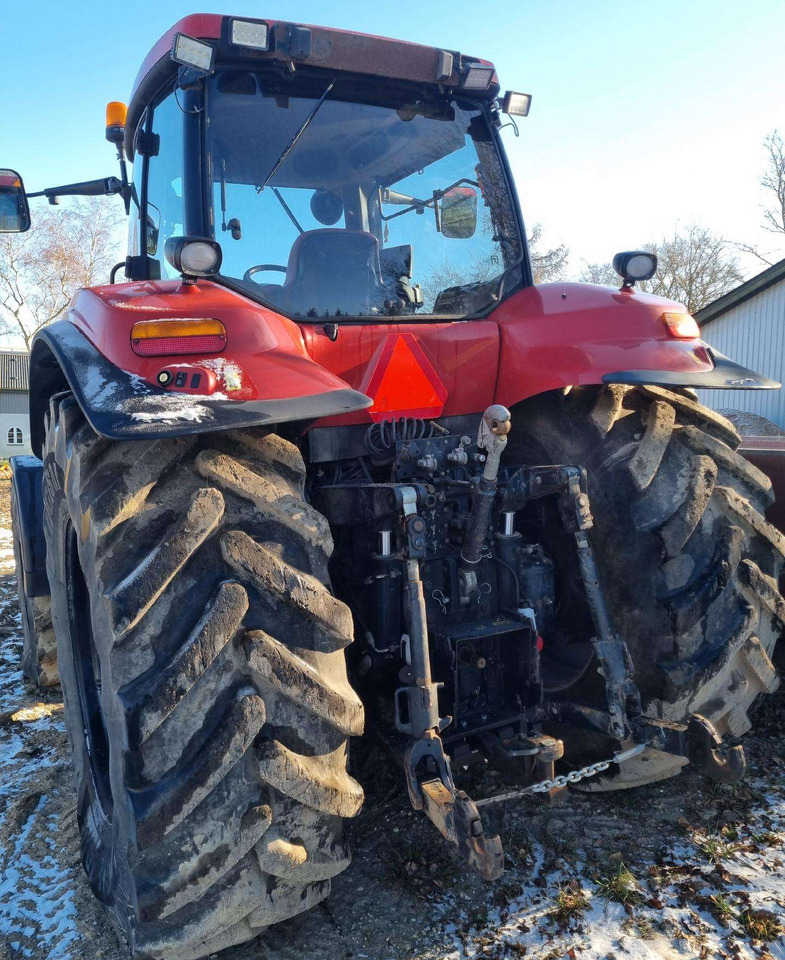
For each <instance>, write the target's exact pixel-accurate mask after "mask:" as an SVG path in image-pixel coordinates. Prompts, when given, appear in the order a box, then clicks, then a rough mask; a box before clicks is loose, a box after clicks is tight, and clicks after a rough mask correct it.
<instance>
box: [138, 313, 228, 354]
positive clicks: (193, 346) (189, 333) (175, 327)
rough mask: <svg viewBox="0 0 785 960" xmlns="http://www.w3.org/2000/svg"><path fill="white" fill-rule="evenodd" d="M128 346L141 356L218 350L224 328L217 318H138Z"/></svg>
mask: <svg viewBox="0 0 785 960" xmlns="http://www.w3.org/2000/svg"><path fill="white" fill-rule="evenodd" d="M131 346H132V348H133V351H134V353H136V354H138V355H139V356H140V357H171V356H175V355H178V354H186V353H220V352H221V351H222V350H223V349H224V347H225V346H226V327H225V326H224V325H223V324H222V323H221V321H220V320H205V319H193V320H140V321H139V322H138V323H135V324H134V325H133V328H132V330H131Z"/></svg>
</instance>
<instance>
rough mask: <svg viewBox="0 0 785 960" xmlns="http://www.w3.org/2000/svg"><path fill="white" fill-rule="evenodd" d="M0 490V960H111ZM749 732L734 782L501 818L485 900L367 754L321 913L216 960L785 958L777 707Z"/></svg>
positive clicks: (675, 784)
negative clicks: (345, 860) (740, 778)
mask: <svg viewBox="0 0 785 960" xmlns="http://www.w3.org/2000/svg"><path fill="white" fill-rule="evenodd" d="M7 488H8V481H2V480H0V960H17V958H32V960H93V958H102V960H122V958H124V957H126V954H125V953H124V951H123V949H122V948H121V946H120V944H119V943H118V941H117V939H116V938H115V936H114V933H113V931H112V929H111V927H110V925H109V923H108V921H107V919H106V917H105V915H104V914H103V912H102V909H101V907H100V905H99V904H98V903H97V901H96V900H95V899H94V897H93V896H92V894H91V893H90V890H89V888H88V886H87V882H86V880H85V877H84V874H83V873H82V869H81V865H80V860H79V837H78V830H77V826H76V813H75V798H74V789H73V783H72V778H71V772H70V765H69V748H68V743H67V738H66V735H65V731H64V725H63V718H62V701H61V698H60V695H59V694H58V693H57V692H45V693H44V692H40V691H33V690H32V689H31V688H29V687H25V685H24V683H23V681H22V674H21V670H20V656H21V648H22V641H21V635H20V629H21V624H20V615H19V609H18V605H17V601H16V583H15V577H14V573H13V551H12V549H11V538H10V533H9V529H8V489H7ZM755 721H756V727H755V731H754V735H751V736H748V737H747V738H746V739H745V741H744V742H745V749H746V751H747V755H748V759H749V764H750V770H749V775H748V777H747V780H746V782H744V783H742V784H739V785H736V786H719V785H716V784H711V783H707V782H705V781H702V780H701V779H700V777H698V776H697V775H696V774H695V773H692V772H689V771H687V772H686V773H684V774H682V775H681V776H680V777H678V778H675V779H673V780H670V781H667V782H665V783H663V784H656V785H653V786H651V787H647V788H644V789H642V790H636V791H629V792H626V793H621V794H615V795H614V794H604V795H603V794H579V793H572V794H569V795H568V796H566V797H563V798H562V800H561V802H560V803H558V804H555V805H548V804H547V803H546V802H545V801H542V800H526V801H524V802H520V803H510V804H507V805H506V809H505V810H504V820H503V822H502V823H501V826H500V832H501V835H502V839H503V842H504V846H505V851H506V868H507V869H506V872H505V875H504V877H503V878H502V879H501V880H500V881H499V882H497V883H496V884H493V885H487V884H484V883H483V882H482V881H481V880H479V879H478V878H476V877H475V876H474V875H473V874H471V873H470V872H469V871H468V869H467V868H466V866H465V865H464V864H463V862H462V861H461V860H459V859H456V858H455V857H453V856H452V855H451V853H450V851H449V850H448V848H447V847H446V845H445V844H444V843H443V842H442V841H441V839H440V838H439V837H438V835H437V834H436V832H435V831H434V829H433V828H432V827H431V826H430V825H429V824H428V823H427V821H425V820H424V818H422V816H421V815H419V814H415V813H414V812H413V811H411V810H410V809H409V807H408V804H407V802H406V798H405V791H403V790H401V789H400V786H399V780H398V776H397V774H396V773H394V772H393V771H391V770H390V769H389V767H388V766H387V765H386V763H385V762H384V760H383V758H381V757H380V756H379V754H378V753H376V752H374V750H373V749H371V750H357V751H355V764H356V767H357V769H356V771H355V774H356V775H357V776H358V777H359V778H360V779H361V781H362V782H363V784H364V786H365V788H366V795H367V801H366V806H365V808H364V810H363V811H362V813H361V814H360V816H359V817H358V818H357V819H356V820H355V821H353V822H352V823H351V824H350V835H351V837H352V841H353V845H354V852H355V859H354V863H353V864H352V866H351V867H350V868H349V870H348V871H347V872H346V873H344V874H342V875H341V876H340V877H337V878H336V879H335V880H334V881H333V891H332V893H331V895H330V896H329V897H328V899H327V900H326V901H325V902H324V903H323V904H322V905H320V906H319V907H317V908H316V909H315V910H313V911H311V912H310V913H309V914H306V915H304V916H302V917H298V918H295V919H294V920H291V921H288V922H287V923H283V924H280V925H278V926H277V927H274V928H272V929H271V930H269V931H268V932H267V933H266V934H265V935H264V936H263V937H262V938H260V939H259V940H257V941H255V942H253V943H251V944H246V945H244V946H242V947H237V948H234V949H232V950H229V951H227V952H226V953H225V954H222V955H221V957H220V960H344V958H345V960H350V958H351V960H517V958H521V957H525V958H527V960H561V958H565V960H660V958H663V960H684V958H690V960H692V958H694V960H715V958H717V960H758V958H762V960H785V938H783V926H782V924H783V921H785V694H784V693H783V692H780V694H778V695H777V696H776V697H771V698H768V700H767V701H766V702H765V704H764V705H763V706H762V708H761V709H760V710H759V711H758V712H757V714H756V716H755ZM466 786H467V789H468V790H469V792H471V791H472V789H474V787H475V786H481V785H478V784H467V785H466ZM620 901H622V902H620ZM172 960H175V958H172Z"/></svg>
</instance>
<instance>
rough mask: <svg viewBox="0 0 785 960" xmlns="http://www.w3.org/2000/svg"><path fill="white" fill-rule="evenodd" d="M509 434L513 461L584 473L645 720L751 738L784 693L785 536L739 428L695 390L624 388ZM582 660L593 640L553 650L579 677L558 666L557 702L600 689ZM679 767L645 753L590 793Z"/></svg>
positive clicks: (565, 397) (536, 411)
mask: <svg viewBox="0 0 785 960" xmlns="http://www.w3.org/2000/svg"><path fill="white" fill-rule="evenodd" d="M513 423H514V430H513V433H512V434H511V438H510V444H509V450H508V453H507V454H506V457H507V458H508V462H509V460H512V461H513V462H515V461H518V462H528V463H532V462H534V461H535V460H537V459H540V458H542V459H541V460H540V462H549V463H551V462H559V463H566V464H574V465H581V466H584V467H586V469H587V471H588V488H589V495H590V498H591V504H592V509H593V513H594V520H595V526H594V529H593V530H592V532H591V540H592V543H593V546H594V549H595V552H596V555H597V561H598V564H599V566H600V572H601V577H602V585H603V588H604V590H605V594H606V597H607V599H608V603H609V607H610V611H611V615H612V618H613V622H614V626H615V628H616V630H617V631H618V632H619V633H621V635H622V636H623V637H624V639H625V640H626V642H627V645H628V647H629V649H630V652H631V654H632V657H633V661H634V664H635V679H636V682H637V684H638V686H639V688H640V690H641V692H642V694H643V698H644V704H645V709H646V712H647V713H648V714H649V715H650V716H653V717H657V718H661V719H664V720H670V721H676V722H680V721H682V720H685V719H686V718H687V717H688V716H689V715H690V714H692V713H700V714H702V715H703V716H705V717H707V718H708V719H709V720H711V722H712V723H713V724H714V725H715V727H716V728H717V730H718V731H719V732H720V733H721V734H722V735H727V736H733V737H736V736H740V735H741V734H743V733H745V732H746V731H747V730H749V728H750V725H751V724H750V719H749V711H750V707H751V706H752V704H753V701H754V700H755V699H756V698H757V696H758V695H759V694H760V693H765V692H767V693H771V692H773V691H774V690H775V689H776V688H777V686H778V684H779V677H778V675H777V672H776V670H775V668H774V666H773V665H772V660H771V657H772V653H773V650H774V646H775V644H776V642H777V639H778V637H779V635H780V634H781V632H782V629H783V625H785V601H783V598H782V596H781V595H780V592H779V590H780V576H781V574H782V569H783V557H784V555H785V537H783V535H782V534H781V533H780V532H779V531H777V530H776V529H775V528H774V527H773V526H772V525H771V524H769V523H768V522H767V521H766V520H765V518H764V510H765V508H766V507H767V506H768V505H769V504H770V503H771V502H772V501H773V494H772V491H771V483H770V481H769V480H768V478H767V477H766V476H765V475H764V474H762V473H761V472H760V471H759V470H757V469H756V468H755V467H753V466H752V464H750V463H748V462H747V461H746V460H744V458H743V457H741V456H740V455H739V454H738V453H736V452H735V451H736V448H737V447H738V445H739V442H740V438H739V435H738V433H737V432H736V430H735V428H734V427H733V426H732V425H731V424H730V423H729V422H728V421H727V420H725V419H724V418H723V417H721V416H719V415H718V414H716V413H714V412H713V411H711V410H709V409H708V408H706V407H704V406H702V405H701V404H699V403H698V402H697V400H696V399H694V397H693V396H692V395H691V394H689V393H687V392H686V391H684V392H677V391H669V390H664V389H660V388H658V387H641V388H629V387H624V386H612V387H605V388H600V387H584V388H579V389H573V390H572V391H569V392H567V393H551V394H545V395H543V396H541V397H537V398H535V399H534V400H532V401H529V402H527V403H526V404H522V405H521V407H520V408H519V411H517V412H516V414H515V415H514V417H513ZM572 609H573V610H574V609H575V608H574V607H573V608H572ZM577 619H580V618H579V617H578V618H577ZM586 649H590V647H589V645H588V644H587V643H586V642H585V637H584V638H583V642H582V643H581V641H580V640H578V642H577V643H575V644H574V645H571V644H570V642H569V640H563V641H562V643H561V646H557V649H556V650H555V651H551V657H552V658H554V657H555V661H554V662H556V663H557V664H561V665H562V667H564V665H565V664H566V665H568V666H569V667H570V669H571V670H572V673H570V672H569V671H567V672H564V670H562V672H561V673H560V672H559V670H558V669H554V672H553V673H554V676H555V677H556V679H557V681H558V682H557V683H556V684H555V685H556V686H557V687H558V689H559V691H560V692H559V696H560V697H569V696H571V695H572V696H585V695H586V692H587V689H589V688H590V687H591V680H592V674H593V673H594V667H593V666H591V659H590V658H589V659H587V658H586V656H585V651H586ZM582 665H588V669H586V670H584V669H581V666H582ZM565 677H566V680H565ZM594 679H595V680H596V677H594ZM547 680H548V677H547V675H546V682H547ZM587 681H588V682H587ZM595 687H596V684H595ZM680 766H681V764H680V763H679V762H678V761H674V759H673V758H669V757H668V756H667V755H664V754H661V753H655V752H654V751H647V752H646V753H645V754H643V755H642V756H641V757H640V758H636V759H635V760H633V761H629V762H628V763H627V764H625V765H624V766H623V768H622V769H621V770H620V771H619V772H618V774H617V775H616V776H615V777H612V778H605V779H604V780H603V779H600V778H596V779H594V780H592V781H587V782H586V786H587V788H589V789H599V788H603V787H604V788H608V787H610V786H613V787H626V786H637V785H639V784H642V783H647V782H651V781H653V780H658V779H662V778H664V777H667V776H671V775H672V774H673V773H676V772H677V771H678V769H679V768H680Z"/></svg>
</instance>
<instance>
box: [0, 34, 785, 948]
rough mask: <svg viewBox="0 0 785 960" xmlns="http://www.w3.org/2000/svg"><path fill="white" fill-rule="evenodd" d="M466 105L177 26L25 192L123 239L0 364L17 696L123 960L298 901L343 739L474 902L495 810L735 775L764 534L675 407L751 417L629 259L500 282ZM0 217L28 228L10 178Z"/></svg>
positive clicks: (768, 557)
mask: <svg viewBox="0 0 785 960" xmlns="http://www.w3.org/2000/svg"><path fill="white" fill-rule="evenodd" d="M499 94H500V90H499V84H498V81H497V77H496V73H495V70H494V68H493V65H492V64H490V63H488V62H487V61H485V60H478V59H476V58H474V57H470V56H466V55H464V54H462V53H459V52H458V51H455V50H440V49H435V48H430V47H424V46H419V45H417V44H413V43H407V42H400V41H396V40H387V39H382V38H379V37H372V36H364V35H361V34H353V33H347V32H343V31H337V30H330V29H325V28H322V27H307V26H301V25H297V24H293V23H283V22H272V21H268V20H250V19H236V18H232V17H223V16H213V15H209V16H207V15H199V16H191V17H187V18H186V19H184V20H182V21H181V22H180V23H178V24H177V25H176V26H174V27H173V28H172V29H171V30H170V31H169V32H168V33H167V34H166V35H165V36H164V37H162V38H161V40H160V41H159V42H158V43H157V44H156V45H155V47H154V48H153V49H152V51H151V52H150V54H149V56H148V57H147V59H146V60H145V62H144V64H143V66H142V69H141V71H140V73H139V76H138V78H137V81H136V84H135V86H134V89H133V93H132V95H131V101H130V105H129V107H128V110H127V116H126V113H125V110H124V108H123V107H122V105H120V104H111V105H110V109H109V113H108V126H107V136H108V138H109V139H110V141H111V142H113V143H114V144H116V146H117V149H118V155H119V159H120V176H119V177H117V178H114V177H110V178H108V179H106V180H100V181H91V182H87V183H80V184H70V185H66V186H61V187H55V188H51V189H47V190H44V191H42V192H41V193H38V194H27V196H42V195H44V196H46V197H48V198H49V199H50V200H56V198H57V197H59V196H65V195H75V194H76V195H95V194H118V195H119V196H120V197H121V198H122V199H123V201H124V202H125V206H126V209H127V211H128V213H129V219H130V233H129V252H128V257H127V259H126V260H125V262H124V263H123V264H120V265H118V267H117V268H115V271H113V276H112V278H111V281H110V283H109V284H108V285H106V286H99V287H94V288H90V289H83V290H80V291H79V292H78V294H77V295H76V296H75V298H74V299H73V301H72V303H71V305H70V308H69V310H68V313H67V316H66V317H65V318H64V319H63V320H61V321H59V322H57V323H54V324H52V325H51V326H49V327H47V328H45V329H43V330H41V331H40V332H39V333H38V335H37V337H36V340H35V343H34V346H33V349H32V357H31V385H32V386H31V392H30V416H31V429H32V438H33V447H34V449H35V451H36V453H37V456H38V457H39V458H40V459H25V458H20V459H17V460H16V461H15V464H14V478H13V483H14V496H15V504H14V522H15V537H16V541H17V548H18V554H19V571H20V589H21V596H22V600H23V604H22V605H23V612H24V627H25V642H26V649H25V666H26V670H27V673H28V675H29V677H30V679H31V680H33V681H38V680H39V679H44V680H49V681H52V680H54V679H55V678H56V676H57V671H59V678H60V681H61V683H62V688H63V693H64V697H65V714H66V718H67V725H68V728H69V731H70V737H71V742H72V746H73V762H74V768H75V771H76V778H77V784H78V814H79V824H80V829H81V837H82V856H83V861H84V866H85V870H86V871H87V874H88V877H89V880H90V883H91V885H92V887H93V889H94V890H95V892H96V895H97V896H98V897H99V898H100V900H101V901H102V902H103V903H104V904H105V905H106V907H107V909H108V911H109V914H110V915H111V917H112V919H113V921H114V923H115V925H116V927H117V929H118V930H119V931H120V934H121V936H122V937H124V938H125V940H126V941H127V942H128V944H129V945H130V949H131V950H132V952H133V955H134V956H135V957H149V958H164V957H172V956H177V957H178V958H183V960H184V958H188V957H191V958H197V957H202V956H205V955H207V954H211V953H214V952H216V951H217V950H220V949H222V948H224V947H227V946H229V945H231V944H235V943H239V942H242V941H245V940H247V939H249V938H251V937H254V936H255V935H256V934H257V933H258V932H259V931H261V930H263V929H264V928H265V927H267V926H269V925H270V924H273V923H276V922H278V921H280V920H283V919H285V918H288V917H291V916H293V915H295V914H297V913H299V912H301V911H303V910H306V909H307V908H309V907H311V906H313V905H314V904H315V903H317V902H318V901H320V900H321V899H322V898H323V897H325V896H326V895H327V893H328V891H329V889H330V879H331V877H333V876H334V875H336V874H337V873H338V872H340V871H341V870H343V869H344V868H345V867H346V866H347V865H348V863H349V850H348V848H347V845H346V842H345V839H344V833H343V820H344V818H346V817H353V816H354V815H355V814H356V813H357V812H358V810H359V809H360V806H361V804H362V801H363V791H362V788H361V786H360V785H359V784H358V783H357V782H356V780H354V779H353V778H352V776H351V775H350V773H349V772H348V770H347V760H348V746H349V739H350V738H351V737H359V736H361V734H362V733H363V729H364V728H365V729H369V728H373V730H374V733H375V735H376V737H377V738H382V739H383V740H384V742H385V744H386V746H387V748H388V751H387V753H388V754H389V755H390V756H392V755H395V756H397V757H398V758H399V760H400V764H401V768H402V775H403V778H404V780H405V783H406V785H407V788H408V793H409V796H410V799H411V803H412V805H413V807H414V808H416V809H418V810H422V811H423V812H424V813H425V815H426V816H427V817H429V818H430V819H431V820H432V821H433V823H434V824H435V825H436V827H437V828H438V829H439V830H440V831H441V832H442V833H443V834H444V836H445V837H446V838H447V839H448V840H449V841H451V842H452V843H453V844H454V845H455V847H456V848H457V849H458V850H459V851H460V852H461V854H462V855H463V856H464V857H465V858H466V860H467V861H468V862H469V863H470V864H471V865H472V866H473V867H475V868H476V869H477V870H478V871H479V873H480V874H481V875H482V876H484V877H486V878H488V879H494V878H495V877H497V876H498V875H499V874H500V872H501V869H502V850H501V844H500V841H499V838H498V836H497V835H496V833H495V832H494V830H493V829H492V828H491V826H490V821H489V819H488V818H487V817H485V819H484V817H483V814H484V811H485V807H486V806H491V807H492V805H493V804H497V803H498V802H499V801H500V800H509V799H513V798H515V797H518V796H523V795H525V794H528V793H546V794H548V793H553V792H554V791H558V790H559V789H561V788H563V787H564V786H565V785H566V784H569V783H577V782H579V781H580V782H581V787H583V788H585V789H594V790H604V789H609V790H610V789H616V788H622V787H635V786H637V785H640V784H645V783H651V782H652V781H655V780H658V779H662V778H665V777H669V776H671V775H673V774H675V773H677V772H678V771H679V770H680V769H681V768H682V767H683V766H684V765H685V764H687V763H692V764H694V765H696V766H697V767H698V768H699V769H700V770H702V771H703V772H705V773H706V774H707V775H708V776H711V777H714V778H717V779H719V780H724V781H731V780H734V779H736V778H738V777H740V776H741V775H742V773H743V771H744V753H743V749H742V747H741V746H739V745H736V744H733V743H727V742H725V743H723V738H732V739H735V738H737V737H739V736H740V735H741V734H743V733H744V732H745V731H746V730H747V729H748V728H749V726H750V721H749V718H748V712H749V709H750V707H751V705H752V703H753V701H754V700H755V698H756V697H757V696H758V694H760V693H762V692H766V691H768V692H771V691H773V690H774V689H775V688H776V686H777V682H778V677H777V674H776V671H775V669H774V667H773V665H772V660H771V656H772V651H773V647H774V644H775V642H776V640H777V637H778V634H779V633H780V631H781V629H782V625H783V623H784V622H785V603H784V602H783V598H782V596H781V595H780V593H779V578H780V574H781V571H782V567H783V556H784V554H785V538H783V536H782V535H780V533H778V532H777V531H776V530H775V529H774V527H772V526H771V525H770V524H769V523H767V521H766V520H765V519H764V510H765V508H766V507H767V506H768V505H769V503H770V502H771V499H772V494H771V484H770V482H769V481H768V479H767V478H766V477H765V476H764V475H763V474H762V473H761V472H760V471H759V470H757V469H756V468H755V467H753V466H752V465H750V464H749V463H748V462H747V461H745V460H744V459H743V458H742V457H741V456H739V454H738V453H737V452H736V450H737V447H738V445H739V436H738V434H737V432H736V430H735V429H734V428H733V427H732V426H731V424H730V423H728V422H727V421H726V420H724V419H723V418H722V417H720V416H718V415H717V414H715V413H713V412H712V411H711V410H709V409H707V408H706V407H704V406H702V405H701V404H700V403H699V402H698V401H697V399H696V394H695V393H694V388H700V387H711V388H717V387H728V388H742V389H771V388H776V387H778V386H779V385H778V384H775V383H773V382H771V381H768V380H765V379H764V378H762V377H761V376H759V375H757V374H756V373H754V372H752V371H750V370H747V369H744V368H742V367H740V366H739V365H737V364H735V363H734V362H732V361H731V360H729V359H728V358H727V357H724V356H721V355H720V354H718V353H717V352H716V351H713V350H712V349H711V347H710V346H708V345H707V344H705V343H704V342H702V341H701V339H700V337H699V332H698V328H697V326H696V324H695V321H694V320H693V318H692V317H691V316H690V315H689V314H688V313H687V312H686V311H685V309H684V308H683V307H682V306H680V305H679V304H677V303H673V302H670V301H668V300H663V299H660V298H657V297H653V296H647V295H644V294H640V293H637V292H636V291H635V288H634V285H635V282H636V281H638V280H645V279H647V278H649V277H651V276H652V275H653V273H654V271H655V269H656V260H655V258H654V257H653V256H652V255H651V254H649V253H643V252H636V251H633V252H629V253H622V254H619V255H618V256H617V257H616V259H615V261H614V263H615V266H616V269H617V271H618V273H619V274H620V276H621V286H620V289H612V288H609V287H595V286H584V285H577V284H571V283H554V284H546V285H542V286H535V285H534V283H533V279H532V268H531V262H530V257H529V253H528V249H527V244H526V234H525V230H524V225H523V221H522V219H521V213H520V210H519V207H518V201H517V198H516V194H515V190H514V187H513V184H512V180H511V177H510V171H509V168H508V166H507V162H506V160H505V154H504V150H503V148H502V144H501V140H500V135H499V132H500V128H501V127H502V126H503V125H504V123H505V122H506V121H505V120H504V116H503V115H504V114H509V115H513V116H515V115H519V116H520V115H525V114H526V112H527V111H528V106H529V98H528V97H527V96H525V95H522V94H517V93H507V94H506V95H504V96H503V97H500V95H499ZM126 160H129V161H131V162H132V163H133V176H132V178H131V179H130V180H129V179H128V177H127V174H126ZM0 221H1V222H2V227H3V229H5V230H24V229H27V227H28V226H29V222H30V218H29V211H28V205H27V199H26V195H25V192H24V187H23V185H22V183H21V181H20V179H19V177H18V176H17V175H16V174H15V173H14V172H13V171H3V174H2V177H0ZM119 269H122V270H123V271H124V274H125V278H126V279H125V280H124V281H122V282H115V276H114V274H116V273H117V272H118V271H119ZM47 598H51V624H50V623H49V621H48V619H47V615H46V611H47V603H48V599H47ZM51 625H53V628H54V634H55V635H56V644H57V646H56V653H55V651H54V649H53V647H52V643H51V632H52V631H51ZM55 657H56V660H55ZM476 764H486V765H490V766H492V767H495V768H497V769H498V770H499V771H501V773H502V774H503V776H504V778H505V779H506V781H507V785H508V786H507V788H506V789H505V790H504V792H503V793H501V794H495V795H494V794H491V795H489V796H485V797H482V798H481V799H479V800H477V801H476V802H475V801H473V800H472V799H471V798H470V797H469V796H468V795H467V794H466V793H465V792H463V791H462V790H461V788H460V784H461V777H462V775H463V773H464V772H465V771H466V770H467V768H471V767H473V766H474V765H476Z"/></svg>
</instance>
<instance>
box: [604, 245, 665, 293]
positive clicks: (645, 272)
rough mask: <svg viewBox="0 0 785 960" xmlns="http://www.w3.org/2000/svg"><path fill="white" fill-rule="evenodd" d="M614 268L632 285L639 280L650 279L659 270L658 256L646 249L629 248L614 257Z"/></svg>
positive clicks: (626, 284)
mask: <svg viewBox="0 0 785 960" xmlns="http://www.w3.org/2000/svg"><path fill="white" fill-rule="evenodd" d="M613 269H614V270H615V271H616V273H618V274H619V276H620V277H621V278H622V279H623V280H624V286H625V287H631V286H632V285H633V284H634V283H636V282H637V281H638V280H650V279H651V278H652V277H653V276H654V274H655V273H656V272H657V256H656V254H654V253H649V252H648V251H646V250H628V251H626V252H625V253H617V254H616V256H615V257H614V258H613Z"/></svg>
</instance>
